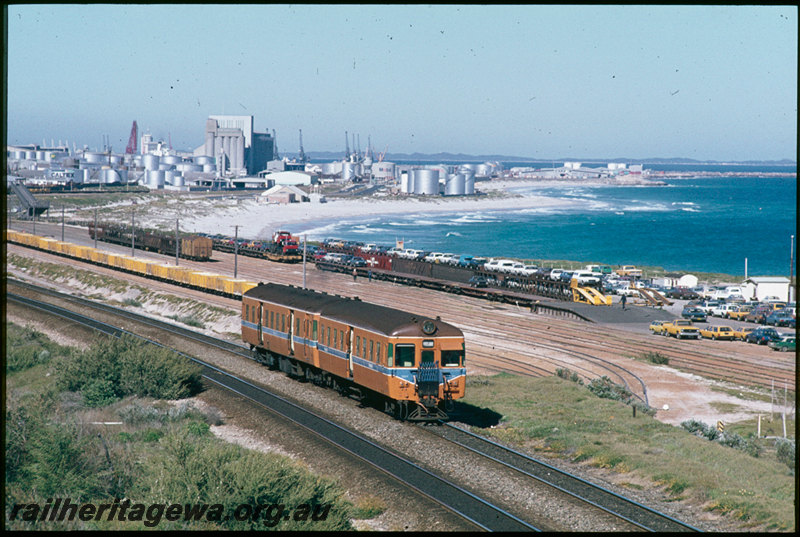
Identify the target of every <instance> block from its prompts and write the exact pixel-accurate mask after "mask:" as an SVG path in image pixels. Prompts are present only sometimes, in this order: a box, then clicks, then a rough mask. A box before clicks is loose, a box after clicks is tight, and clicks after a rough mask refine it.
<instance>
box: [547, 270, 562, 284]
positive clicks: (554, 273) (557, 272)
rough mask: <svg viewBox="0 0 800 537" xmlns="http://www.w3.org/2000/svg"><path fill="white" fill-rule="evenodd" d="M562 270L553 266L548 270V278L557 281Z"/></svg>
mask: <svg viewBox="0 0 800 537" xmlns="http://www.w3.org/2000/svg"><path fill="white" fill-rule="evenodd" d="M563 272H564V269H560V268H554V269H553V270H551V271H550V279H551V280H555V281H558V280H560V279H561V274H562V273H563Z"/></svg>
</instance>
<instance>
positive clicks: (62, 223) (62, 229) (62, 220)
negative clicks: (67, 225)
mask: <svg viewBox="0 0 800 537" xmlns="http://www.w3.org/2000/svg"><path fill="white" fill-rule="evenodd" d="M61 242H64V206H63V205H62V206H61Z"/></svg>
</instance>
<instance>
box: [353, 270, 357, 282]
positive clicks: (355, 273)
mask: <svg viewBox="0 0 800 537" xmlns="http://www.w3.org/2000/svg"><path fill="white" fill-rule="evenodd" d="M357 276H358V271H357V270H356V269H355V268H353V281H356V277H357Z"/></svg>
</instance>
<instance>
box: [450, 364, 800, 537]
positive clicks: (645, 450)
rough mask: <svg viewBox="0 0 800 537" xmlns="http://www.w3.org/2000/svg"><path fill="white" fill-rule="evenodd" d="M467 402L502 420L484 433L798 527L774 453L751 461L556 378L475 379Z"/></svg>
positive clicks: (679, 495)
mask: <svg viewBox="0 0 800 537" xmlns="http://www.w3.org/2000/svg"><path fill="white" fill-rule="evenodd" d="M463 402H464V403H466V404H468V405H472V408H474V409H475V411H476V412H478V410H477V409H483V412H487V411H492V412H494V413H496V414H497V415H499V416H501V418H500V420H499V424H497V425H496V426H495V427H493V428H476V431H477V432H479V433H482V434H487V435H490V436H494V437H496V438H498V439H500V440H503V441H505V442H511V443H513V444H516V445H517V446H518V447H520V448H522V449H527V450H530V451H533V452H535V453H536V454H538V455H548V456H552V457H559V458H565V459H568V460H571V461H575V462H584V463H585V464H588V465H591V466H595V467H600V468H607V469H610V470H612V471H615V472H618V473H621V474H626V475H630V476H635V477H637V480H638V481H641V480H642V479H644V480H649V481H651V482H652V483H653V484H654V485H658V486H661V487H663V489H664V491H665V492H666V493H667V494H668V496H669V497H670V498H671V499H672V500H674V501H679V500H682V499H686V498H691V499H693V500H695V501H698V502H700V503H703V504H705V505H706V506H707V508H708V509H709V510H713V511H717V512H721V513H726V514H729V515H730V516H733V517H735V518H737V519H738V520H740V521H743V522H746V523H747V524H749V525H751V526H753V527H759V528H767V529H777V530H792V529H793V528H794V527H795V520H794V507H793V501H794V480H793V477H792V475H791V471H790V470H789V469H788V467H787V466H786V465H785V464H782V463H780V462H778V461H777V459H776V458H775V456H774V453H773V452H774V449H773V450H772V451H773V452H765V453H764V454H763V455H762V456H761V457H759V458H754V457H752V456H750V455H747V454H746V453H744V452H742V451H739V450H735V449H732V448H729V447H726V446H722V445H718V444H716V443H712V442H709V441H708V440H706V439H704V438H698V437H695V436H693V435H691V434H689V433H687V432H685V431H684V430H682V429H681V428H678V427H673V426H671V425H667V424H664V423H661V422H659V421H658V420H656V419H655V418H651V417H648V416H644V415H642V414H641V413H637V417H636V418H634V417H633V416H632V411H631V408H630V407H628V406H625V405H623V404H622V403H619V402H616V401H611V400H606V399H600V398H598V397H595V396H594V395H592V394H591V393H589V392H588V391H587V390H586V388H584V387H582V386H579V385H576V384H575V383H573V382H570V381H566V380H563V379H560V378H558V377H555V376H553V377H543V378H536V379H531V378H523V377H517V376H513V375H496V376H492V377H483V378H473V379H470V382H469V383H468V388H467V396H466V398H465V399H464V400H463ZM764 442H766V443H767V444H770V442H771V441H764ZM771 445H773V446H774V442H771ZM627 479H628V480H629V479H630V478H627ZM623 480H625V479H623Z"/></svg>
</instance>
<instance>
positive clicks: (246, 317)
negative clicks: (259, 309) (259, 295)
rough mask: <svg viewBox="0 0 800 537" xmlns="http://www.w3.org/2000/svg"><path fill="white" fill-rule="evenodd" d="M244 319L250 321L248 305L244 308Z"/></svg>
mask: <svg viewBox="0 0 800 537" xmlns="http://www.w3.org/2000/svg"><path fill="white" fill-rule="evenodd" d="M244 318H245V320H247V321H249V320H250V304H245V306H244Z"/></svg>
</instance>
